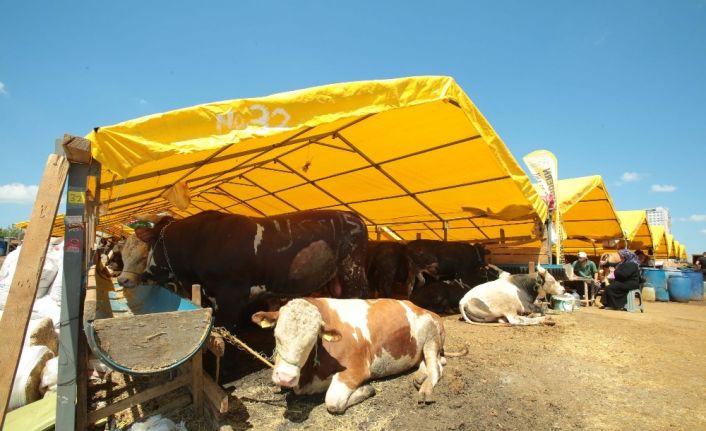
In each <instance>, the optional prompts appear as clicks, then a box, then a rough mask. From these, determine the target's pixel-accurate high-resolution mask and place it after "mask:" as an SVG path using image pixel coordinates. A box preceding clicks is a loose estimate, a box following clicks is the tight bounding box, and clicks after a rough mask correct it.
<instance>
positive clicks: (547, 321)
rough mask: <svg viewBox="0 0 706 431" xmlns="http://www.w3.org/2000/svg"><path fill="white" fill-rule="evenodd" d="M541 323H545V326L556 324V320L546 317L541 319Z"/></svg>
mask: <svg viewBox="0 0 706 431" xmlns="http://www.w3.org/2000/svg"><path fill="white" fill-rule="evenodd" d="M542 325H545V326H554V325H556V322H555V321H553V320H550V319H546V320H543V321H542Z"/></svg>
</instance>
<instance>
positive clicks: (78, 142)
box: [61, 135, 92, 165]
mask: <svg viewBox="0 0 706 431" xmlns="http://www.w3.org/2000/svg"><path fill="white" fill-rule="evenodd" d="M61 145H62V146H63V147H64V152H65V153H66V158H67V159H69V161H71V162H73V163H81V164H84V165H87V164H89V163H91V158H92V156H91V141H89V140H88V139H85V138H79V137H78V136H72V135H64V141H63V142H62V144H61Z"/></svg>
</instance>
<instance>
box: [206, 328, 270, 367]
mask: <svg viewBox="0 0 706 431" xmlns="http://www.w3.org/2000/svg"><path fill="white" fill-rule="evenodd" d="M213 332H215V333H216V334H218V335H220V336H221V337H223V339H224V340H226V341H227V342H228V343H230V344H232V345H233V346H235V347H237V348H238V349H240V350H244V351H246V352H248V353H250V354H251V355H253V356H254V357H256V358H257V359H259V360H261V361H262V362H264V363H265V364H266V365H267V366H268V367H270V368H274V367H275V366H274V364H272V362H270V361H268V360H267V359H266V358H267V356H266V355H265V354H264V353H260V352H256V351H255V350H253V349H251V348H250V347H249V346H248V345H247V344H245V343H244V342H242V341H240V340H239V339H238V337H236V336H235V335H233V334H231V333H230V331H228V330H227V329H226V328H224V327H222V326H218V327H215V328H213ZM273 356H274V355H273Z"/></svg>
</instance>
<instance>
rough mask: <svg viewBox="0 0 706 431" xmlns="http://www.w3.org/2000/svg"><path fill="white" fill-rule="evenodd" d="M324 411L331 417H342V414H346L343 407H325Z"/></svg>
mask: <svg viewBox="0 0 706 431" xmlns="http://www.w3.org/2000/svg"><path fill="white" fill-rule="evenodd" d="M326 410H328V412H329V413H331V414H332V415H342V414H343V413H345V412H346V408H345V407H338V406H326Z"/></svg>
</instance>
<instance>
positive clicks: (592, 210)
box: [558, 175, 623, 241]
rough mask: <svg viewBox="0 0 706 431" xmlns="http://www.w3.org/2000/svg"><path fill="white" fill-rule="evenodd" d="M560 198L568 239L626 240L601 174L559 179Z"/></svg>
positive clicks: (560, 207) (562, 217) (562, 218)
mask: <svg viewBox="0 0 706 431" xmlns="http://www.w3.org/2000/svg"><path fill="white" fill-rule="evenodd" d="M558 196H559V202H560V206H559V209H560V211H561V220H562V223H563V225H564V230H565V231H566V237H567V239H571V238H588V239H592V240H596V241H603V240H614V239H622V238H623V230H622V228H621V226H620V221H619V220H618V216H617V214H616V212H615V208H614V207H613V200H612V199H611V197H610V194H608V190H607V189H606V187H605V184H604V183H603V178H601V177H600V175H592V176H588V177H579V178H569V179H564V180H560V181H559V188H558Z"/></svg>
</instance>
